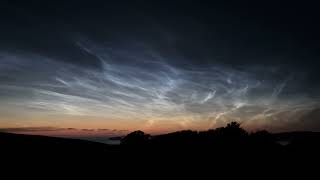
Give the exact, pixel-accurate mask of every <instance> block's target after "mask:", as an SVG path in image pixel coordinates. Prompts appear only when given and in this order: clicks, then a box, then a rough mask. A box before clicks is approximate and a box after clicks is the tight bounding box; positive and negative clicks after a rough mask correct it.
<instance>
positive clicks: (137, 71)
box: [0, 41, 319, 129]
mask: <svg viewBox="0 0 320 180" xmlns="http://www.w3.org/2000/svg"><path fill="white" fill-rule="evenodd" d="M76 45H77V46H78V47H79V50H81V51H83V52H84V53H89V54H90V55H92V56H94V57H95V58H96V59H97V60H99V62H100V64H101V66H100V67H99V68H91V67H90V68H89V67H84V66H81V67H78V66H76V65H73V64H68V63H64V62H61V61H56V60H54V59H50V58H47V57H40V56H36V55H32V54H31V55H30V54H20V55H12V54H9V53H2V54H1V63H0V70H1V73H0V78H1V81H2V83H1V85H0V97H1V99H2V101H1V102H0V105H1V107H6V109H12V110H13V112H12V113H14V111H16V110H17V109H20V110H21V111H20V112H21V114H22V115H21V117H20V118H22V117H23V116H24V115H23V113H24V112H28V113H29V114H32V115H35V114H41V113H42V114H43V113H44V114H46V115H62V116H63V115H65V116H74V117H81V116H83V117H90V116H91V117H98V118H101V119H112V121H119V123H126V122H127V123H129V122H130V123H131V122H135V123H136V124H137V127H140V128H148V129H152V128H155V127H157V126H160V125H161V124H170V125H173V126H176V127H182V128H193V127H199V128H204V129H206V128H212V127H213V126H218V125H220V124H221V125H223V123H225V122H227V121H230V120H238V121H240V122H243V125H245V126H247V127H249V128H256V127H262V126H265V127H279V128H281V125H282V124H283V123H284V122H285V121H287V120H286V119H288V118H292V117H294V116H295V115H296V112H297V111H302V112H306V111H308V110H310V108H316V107H318V106H319V104H318V103H317V102H319V101H317V99H311V98H308V97H305V96H302V95H300V94H299V92H293V93H292V95H291V96H292V97H294V98H292V97H288V96H282V94H285V91H286V90H287V89H290V87H295V86H296V85H297V83H299V82H297V81H294V80H291V79H292V78H291V79H288V78H286V79H284V80H283V81H282V83H277V82H275V81H274V78H272V77H268V76H265V74H266V73H270V72H271V70H270V69H272V67H264V70H261V71H260V72H256V71H253V70H252V69H257V68H252V67H240V68H232V67H228V66H225V65H223V64H219V63H216V64H213V65H212V66H210V67H205V68H203V67H188V66H186V67H179V68H178V67H176V66H174V65H172V64H170V63H169V62H170V58H168V57H161V56H160V55H157V53H156V52H154V51H150V50H149V49H141V51H134V52H131V51H129V52H126V53H123V51H122V50H121V49H116V48H109V47H105V46H102V45H99V44H95V43H93V42H89V41H78V42H76ZM123 58H125V59H126V62H129V63H121V59H123ZM279 74H282V73H281V71H276V72H274V73H270V75H272V76H277V75H279ZM284 77H285V76H284ZM300 114H301V112H300ZM295 119H296V118H293V119H292V120H290V122H286V123H294V122H295V121H298V120H295ZM106 121H107V120H106ZM168 121H171V122H170V123H168ZM88 123H89V122H88Z"/></svg>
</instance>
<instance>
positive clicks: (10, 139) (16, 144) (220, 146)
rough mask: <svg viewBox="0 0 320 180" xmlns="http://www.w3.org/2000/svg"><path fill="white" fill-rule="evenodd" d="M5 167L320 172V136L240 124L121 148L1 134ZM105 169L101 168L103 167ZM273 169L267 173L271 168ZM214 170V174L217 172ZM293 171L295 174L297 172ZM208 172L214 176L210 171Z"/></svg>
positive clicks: (125, 142)
mask: <svg viewBox="0 0 320 180" xmlns="http://www.w3.org/2000/svg"><path fill="white" fill-rule="evenodd" d="M0 147H1V155H2V164H6V166H7V167H12V168H16V167H32V166H33V165H32V164H36V165H37V166H44V167H46V166H48V165H49V166H51V165H53V164H58V167H67V168H75V167H89V168H90V167H94V166H98V165H99V166H100V164H102V167H103V168H104V169H105V170H110V171H111V169H118V170H119V169H120V170H124V169H136V168H137V169H139V171H144V170H147V169H157V170H159V167H161V169H167V170H171V171H174V170H175V169H177V168H178V169H180V168H182V169H185V170H184V173H188V172H190V170H191V171H194V170H196V169H198V170H199V169H200V170H204V169H211V170H212V171H213V172H214V169H215V168H214V167H220V168H221V167H222V168H224V169H243V170H245V171H247V170H250V168H257V169H260V170H261V169H263V170H265V172H267V169H269V170H270V169H272V168H278V169H281V171H282V170H283V169H287V168H289V167H290V168H294V169H298V170H299V171H301V170H302V169H301V168H316V167H318V165H317V163H318V162H319V157H320V153H319V152H320V134H319V133H315V132H291V133H278V134H270V133H268V132H266V131H259V132H256V133H251V134H248V133H247V132H245V131H244V130H243V129H241V128H239V127H238V126H237V124H229V125H228V126H227V127H224V128H219V129H215V130H209V131H204V132H195V131H180V132H175V133H170V134H165V135H159V136H149V135H147V134H144V133H143V132H141V131H135V132H132V133H130V134H129V135H127V136H126V137H125V138H123V139H122V143H121V145H107V144H102V143H96V142H90V141H84V140H75V139H64V138H54V137H45V136H34V135H19V134H10V133H0ZM100 168H101V166H100ZM266 168H267V169H266ZM211 170H210V171H211ZM291 170H293V169H291ZM207 172H208V171H207Z"/></svg>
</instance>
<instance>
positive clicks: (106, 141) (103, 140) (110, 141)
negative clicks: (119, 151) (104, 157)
mask: <svg viewBox="0 0 320 180" xmlns="http://www.w3.org/2000/svg"><path fill="white" fill-rule="evenodd" d="M73 139H82V140H87V141H93V142H99V143H104V144H111V145H119V144H120V140H113V139H110V138H109V137H74V138H73Z"/></svg>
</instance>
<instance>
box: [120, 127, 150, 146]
mask: <svg viewBox="0 0 320 180" xmlns="http://www.w3.org/2000/svg"><path fill="white" fill-rule="evenodd" d="M149 139H150V135H149V134H145V133H144V132H143V131H140V130H139V131H134V132H132V133H129V134H128V135H127V136H125V137H124V138H123V139H122V140H121V144H122V145H145V144H147V143H148V141H149Z"/></svg>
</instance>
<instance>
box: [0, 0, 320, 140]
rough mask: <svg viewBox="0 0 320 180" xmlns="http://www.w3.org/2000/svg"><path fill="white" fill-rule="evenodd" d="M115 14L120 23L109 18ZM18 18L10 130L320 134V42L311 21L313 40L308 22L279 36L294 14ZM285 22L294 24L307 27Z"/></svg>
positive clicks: (0, 69) (11, 48) (2, 52)
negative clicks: (319, 63)
mask: <svg viewBox="0 0 320 180" xmlns="http://www.w3.org/2000/svg"><path fill="white" fill-rule="evenodd" d="M108 5H110V6H112V7H114V8H115V9H119V10H120V12H118V11H107V10H106V11H105V9H104V8H106V9H108V8H110V6H108ZM7 6H8V8H9V9H10V8H12V9H16V10H17V14H16V16H15V17H12V16H9V15H12V14H10V13H11V12H5V13H4V15H7V16H8V18H7V21H5V23H4V29H3V30H1V31H3V32H2V34H6V36H3V35H1V37H2V36H3V41H2V42H1V44H0V128H2V129H3V130H6V131H10V128H11V131H25V132H27V131H30V129H31V132H34V131H33V130H34V129H36V130H39V129H37V128H40V130H41V131H47V132H49V131H50V132H51V131H52V129H54V130H53V131H54V132H56V133H59V132H61V131H63V132H64V133H65V131H68V130H69V131H70V132H71V131H72V133H74V131H77V132H76V134H77V133H78V131H80V130H81V131H80V132H83V131H84V130H83V129H90V130H94V131H96V132H99V133H100V132H101V131H100V130H98V129H104V128H106V129H111V130H109V131H108V133H109V134H110V133H111V134H112V135H114V134H122V133H123V132H126V131H128V130H129V131H131V130H136V129H142V130H144V131H147V132H150V133H163V132H171V131H176V130H182V129H194V130H206V129H210V128H216V127H220V126H224V125H225V124H226V123H227V122H230V121H238V122H240V123H241V124H242V126H243V127H244V128H246V129H248V130H256V129H267V130H270V131H286V130H312V131H319V130H320V121H319V118H320V101H319V100H320V94H319V92H320V91H319V90H320V86H319V80H318V77H317V76H318V75H319V73H318V71H317V69H316V63H315V62H316V60H317V59H318V58H319V56H318V55H317V54H316V52H317V51H316V49H314V48H313V46H312V44H313V43H314V42H310V41H309V39H313V40H314V41H316V40H317V37H318V35H315V33H313V30H314V31H316V30H317V28H316V27H313V25H312V23H311V22H310V24H309V22H305V21H303V22H304V23H306V24H305V27H306V28H310V29H312V31H311V32H309V33H308V35H306V34H307V32H305V31H301V30H300V29H294V28H295V27H296V25H297V24H299V23H300V21H299V19H297V20H296V21H292V22H291V21H290V20H288V23H287V26H283V25H282V24H281V23H280V24H278V22H277V21H280V20H281V19H286V18H287V15H286V14H282V13H280V14H278V15H277V14H276V16H275V17H273V16H268V13H269V12H268V11H266V12H265V13H266V15H265V14H259V13H261V12H256V11H255V10H251V9H247V11H248V13H253V14H254V13H256V14H258V15H260V16H261V18H262V19H261V21H263V20H264V21H265V22H266V23H261V22H260V21H257V22H256V21H255V18H258V17H259V16H254V17H255V18H253V17H251V16H248V17H247V16H245V17H243V16H242V15H244V14H243V13H244V12H242V11H240V10H239V11H237V10H235V11H228V10H226V11H223V12H221V11H211V10H210V8H209V7H212V8H217V7H216V6H210V5H208V7H207V6H204V5H197V6H195V7H194V6H193V4H188V3H187V4H185V5H184V6H182V7H176V6H174V7H171V11H170V8H169V10H168V11H169V12H168V14H166V13H164V12H162V11H161V8H162V6H159V7H152V8H153V10H155V11H154V12H153V11H151V10H145V11H143V10H144V7H145V6H146V5H145V6H143V5H141V6H140V5H137V6H134V7H137V8H138V9H139V10H140V11H139V12H138V11H137V10H135V9H134V8H128V9H127V10H126V11H124V10H123V9H122V8H120V7H122V6H120V5H119V4H108V3H105V4H100V5H97V6H94V9H95V10H92V9H91V10H85V9H83V8H84V7H85V6H84V5H82V4H80V5H79V4H78V5H76V6H75V7H74V9H73V11H74V13H71V14H69V13H68V12H73V11H69V10H70V9H68V8H70V7H69V6H71V5H70V4H69V5H68V4H67V3H66V4H65V6H63V7H64V8H62V9H61V14H52V13H53V11H50V10H52V9H50V8H49V9H46V8H48V7H46V8H43V7H42V6H40V5H14V4H8V5H7ZM100 6H102V7H101V8H99V7H100ZM18 7H20V8H18ZM54 7H55V6H54ZM57 7H60V6H57ZM128 7H129V6H128ZM232 7H234V6H230V8H232ZM236 7H237V6H236ZM296 8H298V7H296ZM300 8H303V7H300ZM37 9H40V10H41V11H39V12H38V11H37ZM71 9H72V8H71ZM175 9H179V10H177V11H174V10H175ZM277 10H279V9H275V13H277V12H278V11H277ZM43 11H44V12H43ZM284 11H286V12H287V13H289V14H290V13H291V16H290V18H291V19H292V20H295V19H294V18H297V17H298V16H299V15H297V14H295V11H293V12H291V11H289V10H284ZM121 12H122V13H121ZM179 12H188V13H189V15H188V14H185V15H182V14H180V13H179ZM200 12H203V14H202V13H200ZM279 12H280V10H279ZM37 13H39V14H41V15H42V16H37ZM206 13H207V14H206ZM307 15H308V14H307ZM172 17H174V18H172ZM307 17H308V18H309V19H308V20H309V21H313V18H314V16H313V15H312V14H310V15H309V16H307ZM279 18H280V20H278V19H279ZM269 21H270V23H269ZM237 22H239V23H237ZM268 23H269V24H268ZM299 27H300V26H299ZM275 29H277V31H276V30H275ZM300 41H301V42H300ZM317 42H319V41H317ZM301 44H302V45H301ZM302 46H305V47H302ZM308 47H309V48H308ZM19 128H20V129H19ZM21 128H22V129H21ZM23 128H24V129H23ZM41 128H43V129H41ZM68 128H69V129H68ZM74 128H75V129H78V130H75V129H74ZM57 129H58V130H57ZM99 133H98V134H99ZM49 134H50V133H49Z"/></svg>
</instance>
